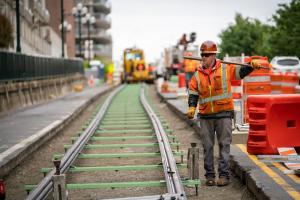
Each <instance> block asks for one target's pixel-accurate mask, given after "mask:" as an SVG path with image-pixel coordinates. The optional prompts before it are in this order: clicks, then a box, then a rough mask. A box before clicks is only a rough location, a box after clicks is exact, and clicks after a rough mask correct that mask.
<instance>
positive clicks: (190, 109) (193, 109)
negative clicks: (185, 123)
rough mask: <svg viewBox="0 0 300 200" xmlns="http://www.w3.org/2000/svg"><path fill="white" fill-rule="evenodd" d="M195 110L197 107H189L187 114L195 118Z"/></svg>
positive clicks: (190, 117)
mask: <svg viewBox="0 0 300 200" xmlns="http://www.w3.org/2000/svg"><path fill="white" fill-rule="evenodd" d="M195 110H196V108H195V107H189V110H188V112H187V113H186V116H187V117H188V118H189V119H193V118H194V115H195Z"/></svg>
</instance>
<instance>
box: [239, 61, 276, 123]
mask: <svg viewBox="0 0 300 200" xmlns="http://www.w3.org/2000/svg"><path fill="white" fill-rule="evenodd" d="M252 60H256V61H258V62H259V63H260V65H261V66H263V67H267V68H269V69H271V65H270V63H269V61H268V58H267V57H263V56H251V57H247V58H245V60H244V62H245V63H248V64H250V63H251V61H252ZM269 69H256V70H254V71H253V72H251V74H249V75H248V76H246V77H245V78H244V82H243V99H244V101H245V103H244V120H245V122H246V123H247V122H248V121H249V120H248V119H249V116H248V110H247V103H246V100H247V97H248V96H249V95H253V94H255V95H262V94H271V91H272V89H271V77H270V74H271V73H270V71H271V70H269Z"/></svg>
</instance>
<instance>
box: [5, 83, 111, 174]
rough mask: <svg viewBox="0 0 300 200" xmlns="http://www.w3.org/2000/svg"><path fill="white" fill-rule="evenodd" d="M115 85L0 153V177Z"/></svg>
mask: <svg viewBox="0 0 300 200" xmlns="http://www.w3.org/2000/svg"><path fill="white" fill-rule="evenodd" d="M114 87H115V86H109V87H107V88H105V89H104V90H103V91H100V92H99V93H98V94H96V95H94V96H93V97H91V98H90V99H89V100H87V101H86V102H85V103H84V104H83V105H81V106H80V107H78V108H77V109H76V110H75V112H73V113H71V114H70V115H68V116H66V117H63V118H62V119H60V120H56V121H55V122H53V123H52V124H50V125H48V126H47V127H45V128H43V129H42V130H40V131H38V132H37V133H35V134H34V135H32V136H31V137H29V138H27V139H25V140H23V141H22V142H21V143H19V144H16V145H15V146H13V147H11V148H10V149H8V150H7V151H5V152H3V153H2V154H1V155H0V177H4V176H6V175H8V174H9V172H10V171H11V170H12V169H14V168H15V167H16V166H17V165H19V164H20V163H21V162H22V161H24V160H25V159H26V158H29V157H30V155H31V154H32V153H33V152H34V151H36V150H37V149H38V148H39V147H40V146H42V145H43V144H44V143H45V142H47V141H48V140H49V139H51V138H52V137H53V136H55V135H56V134H57V133H58V132H60V131H61V130H63V129H64V128H65V127H66V126H67V125H68V124H69V123H70V122H72V121H73V120H74V119H76V118H77V116H79V115H80V113H81V112H82V111H83V110H84V109H85V108H87V107H88V106H89V105H90V104H91V103H93V102H94V101H96V100H97V98H99V97H100V96H102V95H104V94H106V93H107V92H109V91H111V90H112V89H113V88H114Z"/></svg>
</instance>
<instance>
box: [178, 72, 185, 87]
mask: <svg viewBox="0 0 300 200" xmlns="http://www.w3.org/2000/svg"><path fill="white" fill-rule="evenodd" d="M182 87H185V74H184V73H178V88H182Z"/></svg>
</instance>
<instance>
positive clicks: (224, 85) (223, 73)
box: [221, 64, 228, 94]
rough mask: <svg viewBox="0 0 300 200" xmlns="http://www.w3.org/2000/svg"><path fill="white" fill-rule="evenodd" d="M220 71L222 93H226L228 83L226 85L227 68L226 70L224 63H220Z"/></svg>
mask: <svg viewBox="0 0 300 200" xmlns="http://www.w3.org/2000/svg"><path fill="white" fill-rule="evenodd" d="M221 73H222V89H223V94H226V93H228V85H227V70H226V65H225V64H222V68H221Z"/></svg>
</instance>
